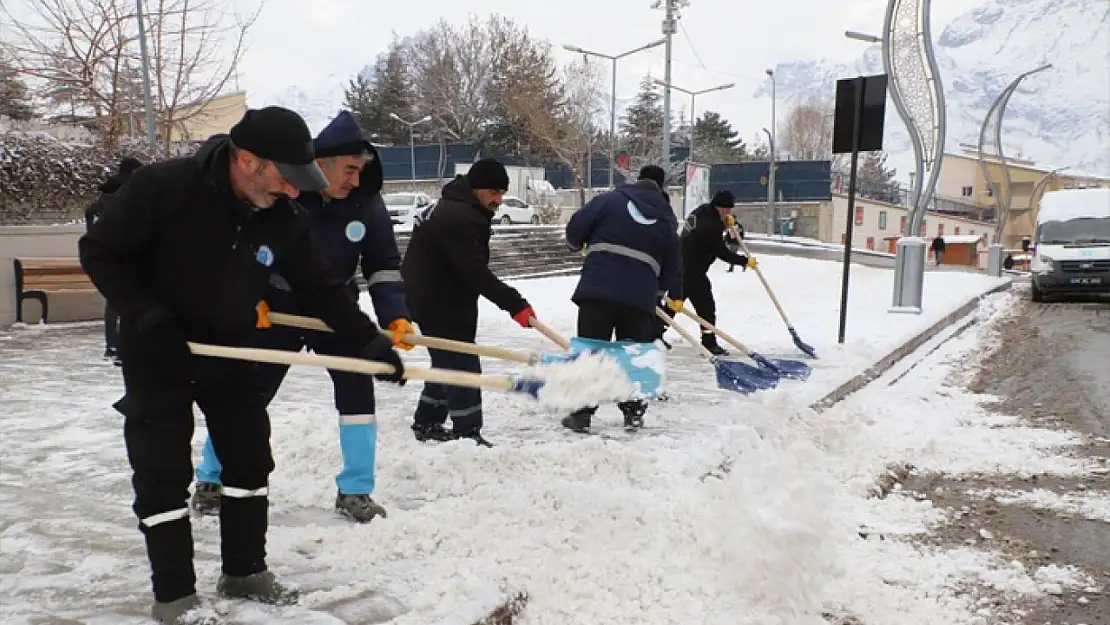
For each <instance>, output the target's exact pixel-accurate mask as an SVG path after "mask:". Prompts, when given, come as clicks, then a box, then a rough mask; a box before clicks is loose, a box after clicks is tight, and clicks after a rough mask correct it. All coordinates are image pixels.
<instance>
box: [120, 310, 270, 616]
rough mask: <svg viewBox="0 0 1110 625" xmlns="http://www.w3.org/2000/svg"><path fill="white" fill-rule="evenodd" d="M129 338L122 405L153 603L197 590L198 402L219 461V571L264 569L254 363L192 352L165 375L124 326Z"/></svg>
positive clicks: (263, 465) (263, 443)
mask: <svg viewBox="0 0 1110 625" xmlns="http://www.w3.org/2000/svg"><path fill="white" fill-rule="evenodd" d="M124 334H125V335H124V336H123V337H121V338H123V340H121V351H123V354H122V359H123V375H124V381H125V385H126V388H127V394H126V396H125V397H124V398H123V399H122V400H120V401H119V402H117V403H116V408H117V409H118V410H119V411H120V412H121V413H123V415H124V417H125V419H124V426H123V430H124V438H125V440H126V444H127V457H128V460H129V461H130V463H131V470H132V472H133V474H132V479H131V483H132V486H133V488H134V491H135V502H134V506H133V509H134V511H135V514H136V516H138V518H139V529H140V531H141V532H142V533H143V535H144V537H145V540H146V549H147V557H148V558H149V560H150V567H151V573H152V574H151V582H152V584H153V587H154V597H155V599H156V600H157V601H164V602H165V601H174V600H176V599H180V598H182V597H185V596H188V595H191V594H194V593H195V592H196V574H195V572H194V569H193V537H192V528H191V525H190V523H189V507H188V499H189V483H190V482H192V480H193V463H192V451H193V450H192V438H193V402H194V401H195V402H196V404H197V406H198V407H199V408H200V409H201V411H202V412H203V413H204V416H205V420H206V422H207V426H208V432H209V436H210V437H211V440H212V445H213V447H214V448H215V451H216V454H217V456H218V457H219V458H220V461H221V463H222V464H223V472H222V474H221V479H222V482H223V493H222V496H221V502H220V555H221V557H222V561H223V572H224V573H226V574H227V575H232V576H245V575H251V574H254V573H258V572H261V571H264V570H266V530H267V508H268V505H269V501H268V498H267V494H268V492H267V483H268V479H269V475H270V473H271V472H272V471H273V469H274V460H273V457H272V456H271V453H270V419H269V415H267V413H266V408H265V406H264V404H263V394H262V392H261V388H260V385H259V383H258V379H257V369H256V367H255V366H254V365H253V364H251V363H247V362H242V361H237V360H222V359H218V358H199V357H195V358H192V363H191V366H190V367H189V369H190V371H185V372H173V373H167V372H165V371H164V370H162V369H161V368H160V367H159V366H158V365H157V364H156V363H151V362H143V361H144V360H146V359H145V358H138V359H137V358H135V357H134V355H133V353H131V350H130V349H128V346H129V341H128V340H127V337H126V334H127V332H126V330H125V331H124Z"/></svg>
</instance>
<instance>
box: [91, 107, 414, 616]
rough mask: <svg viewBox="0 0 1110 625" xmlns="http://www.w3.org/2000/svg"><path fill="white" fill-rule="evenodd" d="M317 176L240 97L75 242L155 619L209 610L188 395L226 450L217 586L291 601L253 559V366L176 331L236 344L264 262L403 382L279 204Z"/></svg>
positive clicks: (264, 479)
mask: <svg viewBox="0 0 1110 625" xmlns="http://www.w3.org/2000/svg"><path fill="white" fill-rule="evenodd" d="M326 187H327V180H326V179H325V178H324V175H323V173H322V172H321V171H320V169H319V167H317V166H316V164H315V163H314V153H313V148H312V135H311V134H310V133H309V131H308V126H307V125H306V124H305V122H304V120H303V119H302V118H301V116H300V115H297V114H296V113H294V112H293V111H290V110H288V109H283V108H279V107H267V108H264V109H261V110H249V111H247V113H246V114H245V115H244V116H243V119H242V120H241V121H239V122H238V123H237V124H236V125H235V126H234V127H233V128H232V129H231V133H230V136H229V135H215V136H213V137H211V138H209V139H208V141H206V142H205V144H204V145H203V146H202V147H201V149H200V151H199V152H197V154H196V155H195V156H189V157H183V158H175V159H169V160H165V161H161V162H158V163H154V164H151V165H147V166H145V167H142V168H140V169H138V170H136V171H135V172H134V173H133V174H132V175H131V179H130V180H129V181H128V182H127V184H125V185H124V186H123V187H121V188H120V190H119V191H118V192H117V193H116V194H115V195H114V196H112V198H111V199H110V200H109V202H108V205H107V207H106V208H105V210H104V213H103V215H102V216H101V218H100V219H99V220H98V221H96V222H95V223H94V224H92V226H90V227H89V231H88V233H87V234H85V235H84V236H83V237H81V239H80V241H79V242H78V249H79V255H80V259H81V266H82V267H83V268H84V270H85V272H86V273H87V274H88V275H89V277H90V278H91V279H92V281H93V283H94V284H95V285H96V287H97V289H98V290H99V291H100V292H101V293H103V294H104V297H105V299H107V300H108V303H109V304H111V305H112V306H113V307H115V308H116V309H118V310H119V311H120V344H119V350H120V356H121V357H122V360H123V378H124V388H125V389H126V392H125V395H124V397H123V399H121V400H120V401H118V402H116V404H115V407H116V409H117V410H119V411H120V412H121V413H123V416H124V425H123V432H124V440H125V442H126V446H127V456H128V460H129V461H130V463H131V469H132V471H133V477H132V481H131V482H132V486H133V488H134V491H135V501H134V506H133V510H134V511H135V515H136V516H137V517H138V519H139V529H140V531H141V532H142V534H143V537H144V539H145V541H146V552H147V557H148V559H149V561H150V567H151V572H152V575H151V582H152V585H153V589H154V605H153V606H152V608H151V615H152V616H153V617H154V619H155V620H156V621H159V622H161V623H165V624H167V625H184V624H185V623H190V624H195V623H202V622H203V623H206V624H207V623H211V622H213V621H212V620H211V619H208V620H203V619H201V618H200V617H201V616H203V615H198V608H199V607H200V606H201V601H200V599H199V598H198V597H197V592H196V573H195V570H194V568H193V537H192V527H191V525H190V522H189V507H188V499H189V482H190V481H192V467H193V463H192V451H193V449H192V438H193V426H194V424H193V421H194V418H193V404H194V403H196V405H197V406H198V407H199V408H200V409H201V411H203V412H204V416H205V423H206V425H207V428H208V432H209V435H210V436H211V439H212V445H213V447H214V449H215V453H216V454H217V455H218V456H219V459H220V461H221V462H222V463H223V471H222V474H221V478H222V481H223V487H222V489H221V502H220V555H221V560H222V574H221V575H220V578H219V581H218V582H217V584H216V590H217V592H218V593H219V594H220V595H222V596H224V597H229V598H237V599H248V600H254V601H261V602H266V603H274V604H285V603H290V602H293V601H296V599H297V593H296V591H294V590H292V589H290V588H288V587H287V586H285V585H283V584H281V583H280V582H278V581H277V579H276V578H275V576H274V574H273V573H272V572H271V571H270V570H269V569H268V567H267V565H266V527H267V523H268V520H267V517H268V512H267V509H268V507H269V502H268V492H269V491H268V481H269V474H270V472H271V471H273V468H274V460H273V456H272V455H271V453H270V419H269V415H268V414H267V413H266V408H265V405H264V402H263V401H262V400H261V398H260V396H259V387H260V384H259V380H258V378H257V368H256V367H255V366H254V364H253V363H250V362H246V361H242V360H232V359H222V358H206V357H199V356H194V355H193V353H192V351H191V349H190V347H189V345H188V343H189V342H193V341H195V342H201V343H212V344H217V345H228V346H248V345H250V344H251V343H252V342H253V340H254V335H255V324H256V319H257V315H256V311H255V307H256V306H257V305H258V302H259V301H260V300H261V299H262V297H263V294H264V292H265V291H266V289H267V287H268V285H269V284H270V279H271V277H272V276H273V275H274V274H280V275H281V276H282V277H284V278H285V280H286V281H287V282H288V283H289V286H290V288H291V290H292V292H293V295H294V297H295V298H296V299H297V301H298V303H300V304H301V305H302V306H303V309H304V312H305V313H306V314H309V315H312V316H314V317H319V318H321V319H323V321H324V322H325V323H327V324H328V325H329V326H331V327H332V328H333V329H334V330H335V333H336V334H337V335H339V336H340V337H341V339H340V340H343V341H345V342H347V343H348V344H350V345H351V351H352V353H354V354H357V356H358V357H360V358H365V359H368V360H373V361H380V362H386V363H388V364H390V365H392V366H393V373H391V374H383V375H381V376H378V377H379V379H386V380H389V381H394V382H398V383H399V382H401V381H402V380H403V376H404V364H403V363H402V362H401V358H400V356H399V355H398V354H397V352H396V351H395V350H394V349H393V342H392V341H391V340H390V339H389V338H388V337H387V336H385V335H384V334H382V333H381V331H380V330H379V328H378V326H377V325H375V324H374V323H373V322H372V321H371V320H370V319H369V318H368V317H367V316H366V315H365V314H364V313H363V312H362V310H360V309H359V307H358V303H357V302H356V301H355V299H354V298H353V297H351V293H350V290H349V287H348V286H347V284H346V281H345V280H342V279H340V278H338V277H336V276H334V274H333V271H332V269H331V268H330V267H329V266H328V264H327V262H326V261H325V259H324V257H323V255H322V254H321V253H320V249H319V244H318V243H317V242H316V241H315V240H314V239H313V237H312V235H311V230H310V224H309V222H308V216H307V215H306V214H305V211H304V210H303V209H302V208H300V207H299V206H296V205H295V204H293V203H292V201H291V199H292V198H295V197H297V195H298V194H299V193H300V192H301V191H319V190H321V189H324V188H326Z"/></svg>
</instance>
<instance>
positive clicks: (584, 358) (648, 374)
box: [522, 337, 666, 410]
mask: <svg viewBox="0 0 1110 625" xmlns="http://www.w3.org/2000/svg"><path fill="white" fill-rule="evenodd" d="M543 363H544V364H543V366H542V367H537V368H536V369H535V370H534V372H532V373H531V374H530V375H529V378H531V379H532V380H531V381H533V383H536V382H539V383H542V385H541V387H540V388H537V389H536V390H537V392H536V393H535V394H534V396H535V397H536V399H538V400H539V401H540V403H541V404H545V405H547V406H549V407H550V408H552V409H555V410H573V409H576V408H581V407H583V406H592V405H597V404H600V403H605V402H614V401H616V402H619V401H627V400H629V399H643V398H650V397H654V396H656V395H658V394H659V392H660V390H661V389H662V387H663V382H664V372H665V369H666V357H665V352H664V351H663V350H662V349H661V348H660V347H659V346H658V345H655V344H654V343H636V342H633V341H617V342H610V341H599V340H594V339H584V338H580V337H575V338H573V339H571V341H570V354H567V355H566V356H565V357H556V358H545V359H544V361H543ZM522 381H523V380H522ZM529 394H532V393H529Z"/></svg>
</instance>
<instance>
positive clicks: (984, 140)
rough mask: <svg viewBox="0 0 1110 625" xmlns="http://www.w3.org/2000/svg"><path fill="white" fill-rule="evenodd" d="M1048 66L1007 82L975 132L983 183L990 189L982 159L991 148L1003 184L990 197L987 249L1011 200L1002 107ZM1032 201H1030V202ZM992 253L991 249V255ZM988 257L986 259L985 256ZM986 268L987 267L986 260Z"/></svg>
mask: <svg viewBox="0 0 1110 625" xmlns="http://www.w3.org/2000/svg"><path fill="white" fill-rule="evenodd" d="M1051 67H1052V65H1042V66H1041V67H1038V68H1037V69H1034V70H1030V71H1028V72H1025V73H1024V74H1022V75H1020V76H1018V77H1017V78H1015V79H1014V80H1013V82H1011V83H1010V84H1009V85H1007V87H1006V88H1005V89H1003V90H1002V93H1000V94H999V95H998V98H997V99H996V100H995V101H994V104H991V107H990V110H988V111H987V116H986V118H984V119H983V125H982V127H981V128H980V129H979V146H978V148H979V169H980V170H981V171H982V172H983V180H985V181H986V183H987V188H988V189H990V188H991V176H990V171H989V170H988V168H987V159H986V158H985V157H984V155H983V152H984V150H987V149H990V148H992V147H993V148H994V155H996V156H997V157H998V166H999V167H1001V168H1002V181H1003V183H1004V184H1002V185H999V188H998V189H997V191H995V192H994V193H991V196H992V197H993V198H994V221H995V230H994V236H993V237H991V247H992V248H993V247H994V246H997V245H999V244H1000V243H1001V241H1002V231H1003V230H1005V229H1006V222H1007V221H1008V220H1009V218H1010V200H1012V199H1013V193H1012V192H1011V190H1010V187H1011V184H1012V183H1011V181H1010V168H1009V166H1008V165H1007V164H1006V155H1005V154H1003V151H1002V117H1003V116H1004V115H1005V114H1006V105H1007V104H1009V102H1010V96H1012V95H1014V92H1015V91H1017V88H1018V85H1020V84H1021V81H1023V80H1025V79H1026V78H1028V77H1029V76H1032V75H1033V74H1036V73H1038V72H1043V71H1045V70H1047V69H1050V68H1051ZM1030 201H1032V200H1030ZM993 253H995V252H993V250H992V254H993ZM997 254H998V255H999V261H1000V262H1001V254H1002V250H1001V248H999V249H998V251H997ZM988 258H989V257H988ZM987 264H988V267H991V266H992V265H991V264H990V262H989V260H988V263H987Z"/></svg>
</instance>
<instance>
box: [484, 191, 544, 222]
mask: <svg viewBox="0 0 1110 625" xmlns="http://www.w3.org/2000/svg"><path fill="white" fill-rule="evenodd" d="M493 221H494V222H495V223H500V224H503V225H509V224H538V223H540V216H539V215H537V214H536V209H535V208H533V207H531V206H529V205H528V204H526V203H525V202H524V200H521V199H520V198H518V197H516V196H515V195H506V196H505V197H504V198H502V200H501V206H499V207H498V208H497V212H496V213H494V214H493Z"/></svg>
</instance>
